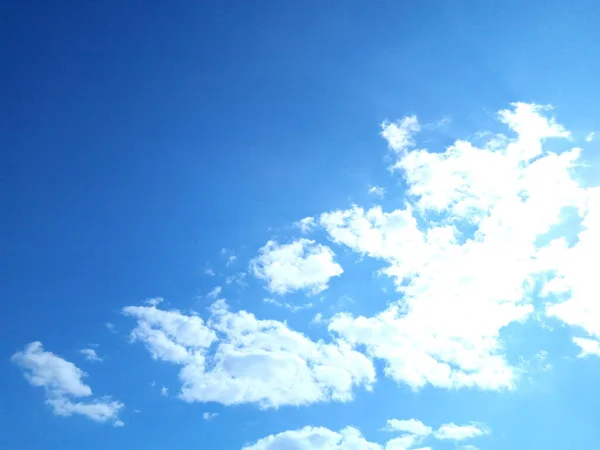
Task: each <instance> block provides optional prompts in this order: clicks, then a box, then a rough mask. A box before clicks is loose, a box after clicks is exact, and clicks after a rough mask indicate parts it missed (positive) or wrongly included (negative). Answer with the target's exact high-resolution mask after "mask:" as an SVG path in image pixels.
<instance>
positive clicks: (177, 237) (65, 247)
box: [0, 0, 600, 450]
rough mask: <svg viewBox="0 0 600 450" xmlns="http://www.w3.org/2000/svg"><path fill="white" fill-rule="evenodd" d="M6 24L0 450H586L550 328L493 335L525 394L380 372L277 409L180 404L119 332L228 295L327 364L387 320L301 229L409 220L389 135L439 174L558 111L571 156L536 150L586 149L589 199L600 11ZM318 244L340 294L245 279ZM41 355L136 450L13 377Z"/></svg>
mask: <svg viewBox="0 0 600 450" xmlns="http://www.w3.org/2000/svg"><path fill="white" fill-rule="evenodd" d="M2 18H3V20H2V22H3V26H2V30H1V31H0V36H1V42H2V45H1V51H0V62H1V65H2V70H1V73H2V75H1V79H2V90H3V94H2V107H1V108H0V114H1V123H2V137H3V139H2V150H1V153H2V166H1V167H2V169H1V172H2V177H1V178H2V186H3V187H2V196H1V199H2V209H3V214H2V216H3V220H2V221H1V230H2V248H3V252H4V258H2V283H1V285H2V290H1V293H0V360H1V364H2V370H1V371H0V385H1V386H2V391H1V394H0V448H2V449H7V450H16V449H27V450H36V449H40V450H41V449H48V450H53V449H78V450H95V449H104V448H112V449H145V450H154V449H155V450H160V449H174V448H176V449H181V450H188V449H207V450H212V449H219V450H221V449H222V450H229V449H231V450H235V449H241V448H242V447H243V446H244V445H250V444H252V443H255V442H257V441H258V440H259V439H261V438H263V437H266V436H268V435H275V434H277V433H282V432H285V431H287V430H297V429H301V428H303V427H305V426H309V425H310V426H315V427H326V428H328V429H330V430H333V431H335V432H339V431H340V430H341V429H343V428H344V427H346V426H354V427H356V428H358V429H360V431H361V432H362V434H363V435H364V437H365V438H366V439H367V440H369V441H371V442H375V443H379V444H380V445H382V446H384V445H385V444H386V442H387V441H389V440H390V439H391V438H393V437H395V436H396V435H395V434H393V433H390V432H386V431H382V428H384V427H385V426H386V421H387V420H388V419H392V418H397V419H410V418H415V419H418V420H421V421H422V422H423V423H425V424H426V425H428V426H431V427H433V428H438V427H440V426H441V425H442V424H444V423H451V422H452V423H456V424H468V423H471V422H474V423H480V424H485V426H486V427H488V428H489V434H486V435H482V436H479V437H476V438H475V439H474V440H473V442H471V441H453V440H447V439H446V440H444V439H441V438H440V439H436V438H434V434H432V435H431V436H429V437H428V438H427V439H428V440H423V442H422V443H421V444H419V445H416V444H415V446H413V447H410V448H414V449H417V448H419V447H426V446H431V447H432V448H433V449H435V450H444V449H452V448H468V447H461V445H475V446H476V447H477V448H480V449H506V448H510V449H515V450H518V449H532V448H533V449H537V448H539V449H542V448H544V449H549V450H558V449H563V448H565V447H567V446H568V447H570V448H579V449H583V450H585V449H590V450H592V449H595V448H596V445H597V444H596V443H597V442H598V440H599V439H600V434H599V432H598V419H597V417H596V411H597V410H598V407H600V396H599V395H598V393H597V389H596V386H595V382H596V380H597V378H598V374H599V373H600V359H598V357H597V356H595V357H594V356H589V357H586V358H577V354H578V349H577V347H576V346H575V345H574V344H573V342H572V341H571V338H572V337H573V336H575V335H576V336H580V335H581V336H583V334H581V333H579V331H578V329H577V328H575V327H571V326H569V325H564V324H562V322H560V321H559V320H558V319H556V318H553V317H547V318H544V319H543V320H541V322H542V325H543V326H541V325H540V321H536V320H533V319H530V320H528V321H526V322H525V323H516V322H512V323H510V325H508V326H507V327H506V328H504V329H503V330H502V341H501V345H502V348H503V349H504V350H505V353H506V358H507V361H508V362H509V363H510V364H511V366H514V367H519V368H520V370H523V371H524V372H527V373H523V374H522V375H521V377H520V381H519V383H517V387H516V388H515V389H512V390H495V389H482V388H479V387H477V386H473V387H453V388H443V387H439V386H433V385H432V384H431V383H429V384H426V385H425V386H423V387H422V388H420V389H412V388H411V386H409V385H408V384H407V383H403V382H397V381H396V380H393V379H391V378H390V377H389V376H386V374H385V372H386V365H387V364H388V362H386V361H385V360H383V359H381V358H376V357H372V356H369V360H370V361H372V364H373V366H374V369H375V374H376V381H374V382H373V384H372V391H369V389H366V388H365V385H357V386H354V387H353V388H352V389H351V392H352V400H349V401H345V402H341V401H336V400H331V399H329V400H326V401H315V402H312V403H310V404H306V405H301V406H291V405H286V404H282V405H281V406H279V407H274V408H264V407H261V405H259V404H257V402H245V403H241V404H236V405H226V404H223V402H213V401H211V402H206V403H205V402H202V401H196V402H185V401H183V400H181V399H179V398H178V397H177V396H178V392H179V391H180V389H181V387H182V383H181V381H180V380H179V379H178V373H179V370H180V369H181V367H180V365H177V364H173V363H170V362H165V361H158V360H155V359H153V358H152V356H151V354H150V353H149V352H148V350H147V349H146V348H145V346H144V344H143V343H140V342H135V343H132V342H131V338H130V333H131V332H132V330H134V328H135V327H136V325H137V324H136V320H135V319H134V318H132V317H126V316H124V315H123V314H122V309H123V308H124V307H126V306H134V305H143V304H144V301H146V300H147V299H151V298H156V297H162V298H164V301H163V302H162V303H161V304H160V305H158V306H157V307H160V308H163V309H164V310H170V309H176V310H179V311H181V312H183V313H185V314H190V312H191V311H196V312H198V314H200V316H201V317H202V318H203V319H205V320H208V319H209V318H211V317H212V318H213V319H214V317H216V316H211V313H210V312H209V310H208V308H209V306H210V305H211V303H212V302H213V300H215V299H216V298H221V297H222V298H225V299H226V300H227V303H228V304H229V306H230V309H231V311H233V312H237V311H240V310H246V311H249V312H251V313H253V314H255V315H256V317H257V318H258V319H272V320H278V321H281V322H285V323H286V324H287V326H289V328H290V329H292V330H295V331H298V332H301V333H304V334H305V335H306V336H308V337H309V338H310V339H311V340H314V341H317V340H318V339H323V342H327V343H329V342H333V340H334V338H332V334H331V333H330V332H328V330H327V325H323V324H319V323H316V322H318V321H315V320H314V316H315V314H317V313H321V314H322V316H323V317H325V318H326V319H327V318H330V317H332V316H333V315H334V314H336V313H341V312H348V313H350V314H353V315H354V316H358V315H364V316H366V317H371V316H374V315H376V314H378V313H379V312H381V311H383V310H385V309H386V308H387V307H388V306H389V305H390V304H393V303H394V302H396V301H398V300H399V298H401V294H400V293H398V292H396V291H395V286H394V280H393V278H392V277H386V276H385V275H381V274H380V273H378V272H377V271H378V270H379V269H381V268H383V267H385V266H386V265H387V261H383V260H381V259H377V258H370V257H369V256H368V255H365V254H360V252H356V251H353V249H351V248H349V246H348V245H342V244H341V243H340V242H335V239H334V238H333V237H332V235H331V234H328V232H327V231H326V230H324V229H316V230H315V231H314V232H313V233H312V234H309V235H306V236H305V235H303V234H302V233H301V232H300V230H299V229H298V227H297V226H294V223H295V222H296V221H298V220H300V219H302V218H304V217H312V216H314V217H317V218H318V216H319V215H320V214H322V213H324V212H328V211H332V210H338V209H348V208H350V207H351V205H352V204H357V205H359V206H361V207H364V208H369V207H371V206H374V205H381V206H382V208H383V210H384V211H391V210H394V209H396V208H403V207H404V205H405V202H406V201H407V198H408V197H409V196H408V194H407V189H408V184H407V183H408V182H407V181H406V180H405V179H403V177H402V176H400V175H399V174H398V173H397V172H392V171H390V170H389V169H388V168H389V166H390V164H391V163H392V162H393V161H392V160H393V158H394V154H393V152H391V151H390V149H389V148H388V147H389V145H388V144H389V143H388V142H386V141H385V140H384V139H382V136H381V131H382V128H381V124H382V123H384V122H385V121H386V120H389V121H395V120H397V119H401V118H402V117H405V116H410V115H413V114H414V115H416V116H418V120H419V122H420V124H421V133H420V134H419V136H418V139H417V142H416V145H417V147H418V148H428V149H431V150H432V151H439V152H441V151H443V150H444V148H445V147H446V146H448V145H450V144H451V143H452V142H454V141H455V140H456V139H470V140H472V142H475V141H476V139H478V138H477V134H476V133H477V132H479V131H482V130H491V131H493V132H503V133H506V134H509V131H510V130H507V129H506V127H505V126H504V125H503V124H501V123H499V122H498V120H497V111H499V110H502V109H506V108H510V107H511V106H510V104H511V103H512V102H526V103H537V104H541V105H547V104H548V105H553V107H554V109H553V110H552V112H551V114H552V115H555V116H556V118H557V121H558V122H559V123H561V124H563V125H564V127H565V128H566V129H568V130H569V131H570V136H569V139H568V140H548V141H547V145H548V146H549V147H547V148H550V149H551V150H553V151H564V150H566V149H569V148H571V147H575V146H580V147H582V148H583V151H582V156H581V160H582V161H583V162H585V163H586V165H585V166H581V167H579V168H578V169H579V172H578V174H579V175H578V177H579V178H578V179H579V180H580V181H581V184H582V185H584V186H591V185H596V184H598V179H599V177H600V173H599V172H598V170H597V167H600V161H598V156H597V154H598V153H597V152H598V150H599V149H600V147H599V144H598V142H599V141H598V140H597V139H594V138H590V139H589V142H588V141H587V139H586V138H588V137H590V133H592V132H594V131H595V130H600V94H599V91H598V88H597V83H598V74H600V60H599V59H598V58H597V57H596V55H597V53H598V51H599V50H598V46H599V43H600V29H599V28H598V27H597V23H598V21H599V20H600V4H598V3H597V2H594V1H592V0H590V1H583V0H582V1H575V2H566V1H556V0H550V1H538V0H532V1H529V2H519V1H513V0H508V1H503V2H499V1H492V2H475V1H454V2H444V1H404V2H394V1H382V2H361V1H354V0H352V1H347V2H316V1H312V2H298V1H287V2H275V1H253V2H243V1H230V2H226V1H214V2H191V1H176V2H157V1H149V2H144V3H140V2H131V1H122V2H73V1H70V2H68V1H65V2H41V1H34V2H26V3H24V2H16V1H4V2H2ZM549 114H550V113H549ZM545 145H546V143H545ZM373 186H376V187H382V188H384V189H385V195H384V196H383V197H382V198H380V197H379V196H377V195H374V194H373V193H372V192H371V193H370V192H369V188H371V187H373ZM572 225H573V227H574V228H576V227H578V226H579V222H577V221H575V222H574V223H573V224H572ZM317 228H318V227H317ZM577 230H579V229H578V228H577ZM568 232H569V233H571V234H575V232H574V231H568ZM303 237H305V238H308V239H312V240H315V242H316V243H318V244H322V245H325V246H328V247H330V248H331V250H332V251H333V252H334V254H335V256H334V259H335V261H336V263H337V264H339V265H340V266H341V267H342V268H343V271H344V272H343V273H342V274H341V275H339V276H338V275H330V276H329V277H328V278H327V285H328V286H327V288H326V289H323V290H322V291H320V292H319V293H317V294H313V295H310V293H307V292H306V291H303V290H302V289H300V290H299V291H298V292H291V293H288V294H282V293H281V292H279V293H278V292H276V290H275V291H273V290H271V292H270V291H269V290H268V285H267V284H268V283H267V281H265V279H261V277H259V276H256V275H255V274H254V273H253V271H252V267H251V265H252V264H251V261H253V260H255V258H257V255H259V252H260V251H259V249H261V248H262V247H263V246H264V245H265V244H266V243H267V241H269V240H276V241H277V242H279V243H280V244H288V243H290V242H292V241H293V240H295V239H300V238H303ZM232 257H235V258H232ZM589 264H590V265H591V266H593V264H594V263H593V262H590V263H589ZM209 269H210V271H212V272H213V273H214V274H213V275H209V274H207V272H208V271H209ZM490 270H492V269H490ZM240 273H245V274H246V275H245V276H243V277H240V276H239V274H240ZM309 275H314V273H313V272H311V274H309ZM500 275H501V272H500ZM500 275H499V276H500ZM307 276H308V275H307ZM228 277H237V278H235V279H234V278H229V280H228ZM267 278H268V277H267ZM228 281H229V283H228ZM217 286H221V288H222V291H221V292H220V293H219V294H218V295H215V296H214V298H211V296H210V295H209V293H210V292H211V291H212V290H213V289H214V288H215V287H217ZM317 290H318V289H317ZM265 298H266V299H273V300H274V301H276V302H279V303H281V304H284V303H285V304H289V305H292V304H293V305H296V306H302V305H305V306H306V308H304V309H299V310H298V311H295V312H293V311H291V310H290V309H288V308H286V307H278V306H277V305H276V304H274V303H273V302H271V303H269V302H265V301H264V299H265ZM309 304H310V305H309ZM536 308H537V307H536ZM536 312H537V310H536ZM432 314H435V311H434V312H432ZM598 318H599V319H600V315H598ZM215 320H216V319H215ZM107 323H110V324H111V326H110V328H109V327H107V325H106V324H107ZM219 332H221V331H219ZM589 335H590V336H592V334H591V332H590V334H589ZM586 336H587V335H586ZM588 337H589V336H588ZM36 341H39V342H41V343H42V344H43V349H44V350H45V351H47V352H52V353H54V354H55V355H57V356H59V357H60V358H62V359H64V360H66V361H70V362H72V363H73V364H75V365H76V366H77V367H79V368H80V369H81V370H83V371H85V372H86V373H87V374H88V375H87V376H85V377H83V378H82V379H83V381H84V382H85V383H86V384H89V386H91V388H92V389H93V393H94V398H97V399H100V401H103V400H102V399H103V397H104V396H108V395H110V396H111V399H113V400H118V401H119V402H122V403H123V405H124V406H123V407H122V409H121V410H120V412H119V415H118V416H119V420H121V421H122V422H123V423H124V426H117V427H115V426H111V423H110V421H108V422H104V423H101V422H99V421H95V420H90V418H89V417H85V416H84V415H77V414H73V415H72V416H69V417H62V416H60V415H58V414H56V413H55V412H56V411H55V410H54V409H53V407H52V406H51V405H50V404H46V402H47V400H48V399H50V400H52V399H53V398H54V397H52V395H55V394H52V392H54V391H52V389H53V388H52V387H48V386H46V388H42V387H36V386H32V384H31V383H30V382H28V380H27V379H26V378H24V376H23V374H24V369H23V367H19V364H18V363H17V364H15V360H14V358H13V360H12V361H11V357H12V356H13V355H14V354H15V353H17V352H20V351H23V349H24V348H25V346H26V345H27V344H29V343H31V342H36ZM84 348H92V349H94V350H95V352H96V353H97V355H98V356H99V357H100V358H102V361H96V362H93V361H90V360H89V359H86V358H85V355H83V354H82V353H80V350H81V349H84ZM365 348H366V344H364V343H363V344H359V345H357V346H356V351H357V352H359V353H363V354H366V353H367V351H366V350H365ZM158 359H160V358H158ZM546 364H550V366H551V369H548V370H547V369H546ZM162 387H165V388H167V389H168V393H166V395H161V388H162ZM45 391H46V393H45ZM49 392H50V394H49ZM56 395H58V394H56ZM61 395H62V394H61ZM59 398H60V399H62V397H61V396H59ZM204 413H217V414H218V415H216V416H215V417H213V418H211V419H210V420H206V419H205V418H203V414H204ZM264 448H265V449H266V448H267V447H264ZM277 448H285V447H277ZM289 448H295V447H289ZM298 448H299V449H301V450H305V447H298ZM313 448H314V449H320V448H323V449H327V450H328V449H329V448H333V447H306V450H310V449H313ZM258 449H259V447H257V450H258ZM273 449H275V447H273ZM390 449H391V447H390Z"/></svg>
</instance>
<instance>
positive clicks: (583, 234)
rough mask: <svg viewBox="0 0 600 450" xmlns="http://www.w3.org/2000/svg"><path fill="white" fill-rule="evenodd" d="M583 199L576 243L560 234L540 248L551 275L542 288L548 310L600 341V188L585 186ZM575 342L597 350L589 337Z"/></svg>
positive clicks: (545, 265) (544, 266)
mask: <svg viewBox="0 0 600 450" xmlns="http://www.w3.org/2000/svg"><path fill="white" fill-rule="evenodd" d="M584 200H585V201H584V203H583V205H582V207H581V208H580V210H581V211H580V217H581V227H580V231H579V233H578V235H577V242H576V243H575V244H574V245H570V244H569V242H568V241H567V239H566V238H565V237H557V238H556V239H554V240H552V241H551V242H550V244H549V245H548V246H546V247H545V248H543V249H541V250H540V252H539V256H538V258H539V259H540V264H542V265H543V266H542V267H543V269H545V270H546V271H547V274H548V275H547V277H546V280H545V283H544V287H543V289H542V294H543V295H544V296H546V297H547V298H548V300H549V301H548V305H547V307H546V313H547V314H548V315H549V316H551V317H555V318H557V319H560V320H562V321H563V322H565V323H567V324H569V325H571V326H574V327H577V328H579V329H583V330H584V331H585V332H587V333H588V335H589V338H591V339H593V340H598V339H599V338H600V303H599V302H598V295H597V286H596V277H597V269H596V268H597V267H599V266H600V259H599V257H598V255H600V187H593V188H588V189H586V190H585V196H584ZM555 298H558V299H559V300H558V301H556V300H554V299H555ZM575 343H576V344H578V345H579V344H583V345H584V346H585V347H586V348H583V347H582V350H583V352H584V353H586V349H588V350H592V351H591V352H587V354H593V353H594V351H593V346H592V347H590V341H589V339H588V341H582V340H577V341H575ZM592 345H593V344H592ZM580 347H581V345H580ZM586 356H587V355H586Z"/></svg>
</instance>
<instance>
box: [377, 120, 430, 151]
mask: <svg viewBox="0 0 600 450" xmlns="http://www.w3.org/2000/svg"><path fill="white" fill-rule="evenodd" d="M420 130H421V126H420V125H419V121H418V120H417V116H406V117H404V118H402V119H401V120H398V121H396V122H389V121H385V122H383V123H382V124H381V136H382V137H383V138H384V139H385V140H386V141H387V143H388V146H389V148H390V149H392V150H393V151H395V152H402V151H404V150H407V149H408V148H410V147H412V146H413V145H414V140H413V136H414V134H415V133H417V132H419V131H420Z"/></svg>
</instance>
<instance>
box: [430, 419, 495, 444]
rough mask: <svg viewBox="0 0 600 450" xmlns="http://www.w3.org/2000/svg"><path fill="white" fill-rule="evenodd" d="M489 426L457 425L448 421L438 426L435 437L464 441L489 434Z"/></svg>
mask: <svg viewBox="0 0 600 450" xmlns="http://www.w3.org/2000/svg"><path fill="white" fill-rule="evenodd" d="M489 433H490V431H489V429H488V428H487V427H485V426H483V425H479V424H469V425H456V424H454V423H446V424H444V425H442V426H440V427H439V428H438V430H437V431H436V432H435V437H436V438H437V439H440V440H451V441H464V440H466V439H473V438H475V437H478V436H484V435H486V434H489Z"/></svg>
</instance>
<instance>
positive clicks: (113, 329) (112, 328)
mask: <svg viewBox="0 0 600 450" xmlns="http://www.w3.org/2000/svg"><path fill="white" fill-rule="evenodd" d="M104 326H105V327H106V329H107V330H108V331H110V332H111V333H116V332H117V327H116V326H115V324H114V323H111V322H106V323H105V324H104Z"/></svg>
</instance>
